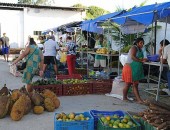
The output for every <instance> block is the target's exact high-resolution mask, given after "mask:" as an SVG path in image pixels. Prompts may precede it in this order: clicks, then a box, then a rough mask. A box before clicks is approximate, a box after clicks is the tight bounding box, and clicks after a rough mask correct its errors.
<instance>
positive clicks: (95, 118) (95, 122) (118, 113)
mask: <svg viewBox="0 0 170 130" xmlns="http://www.w3.org/2000/svg"><path fill="white" fill-rule="evenodd" d="M90 113H91V115H92V116H93V118H94V129H95V130H97V123H98V118H99V115H103V116H108V115H114V114H116V115H118V116H124V115H125V112H124V111H121V110H117V111H98V110H91V111H90Z"/></svg>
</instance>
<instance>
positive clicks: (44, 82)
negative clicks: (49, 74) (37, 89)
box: [31, 78, 62, 86]
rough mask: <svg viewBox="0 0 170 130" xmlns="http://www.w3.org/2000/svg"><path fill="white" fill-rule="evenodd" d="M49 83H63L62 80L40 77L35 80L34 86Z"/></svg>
mask: <svg viewBox="0 0 170 130" xmlns="http://www.w3.org/2000/svg"><path fill="white" fill-rule="evenodd" d="M49 84H62V81H60V80H56V79H54V78H51V79H39V80H37V81H35V82H33V83H32V84H31V85H32V86H38V85H49Z"/></svg>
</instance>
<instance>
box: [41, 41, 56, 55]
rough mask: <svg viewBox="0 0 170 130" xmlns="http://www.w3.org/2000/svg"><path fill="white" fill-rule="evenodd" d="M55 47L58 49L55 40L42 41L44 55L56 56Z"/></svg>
mask: <svg viewBox="0 0 170 130" xmlns="http://www.w3.org/2000/svg"><path fill="white" fill-rule="evenodd" d="M56 49H59V46H58V44H57V42H55V41H53V40H52V39H49V40H48V41H46V42H45V43H44V56H56V54H57V51H56Z"/></svg>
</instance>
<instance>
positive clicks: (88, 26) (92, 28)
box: [81, 19, 103, 34]
mask: <svg viewBox="0 0 170 130" xmlns="http://www.w3.org/2000/svg"><path fill="white" fill-rule="evenodd" d="M81 29H82V30H83V31H87V32H94V33H98V34H102V33H103V29H102V28H101V27H98V26H97V23H94V22H93V20H91V19H90V20H86V21H83V22H82V24H81Z"/></svg>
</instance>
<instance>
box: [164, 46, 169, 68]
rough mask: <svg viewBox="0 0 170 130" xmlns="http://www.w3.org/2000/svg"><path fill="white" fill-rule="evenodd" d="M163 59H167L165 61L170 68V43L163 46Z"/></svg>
mask: <svg viewBox="0 0 170 130" xmlns="http://www.w3.org/2000/svg"><path fill="white" fill-rule="evenodd" d="M163 59H167V62H168V65H169V68H170V44H169V45H167V46H165V48H164V54H163Z"/></svg>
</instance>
